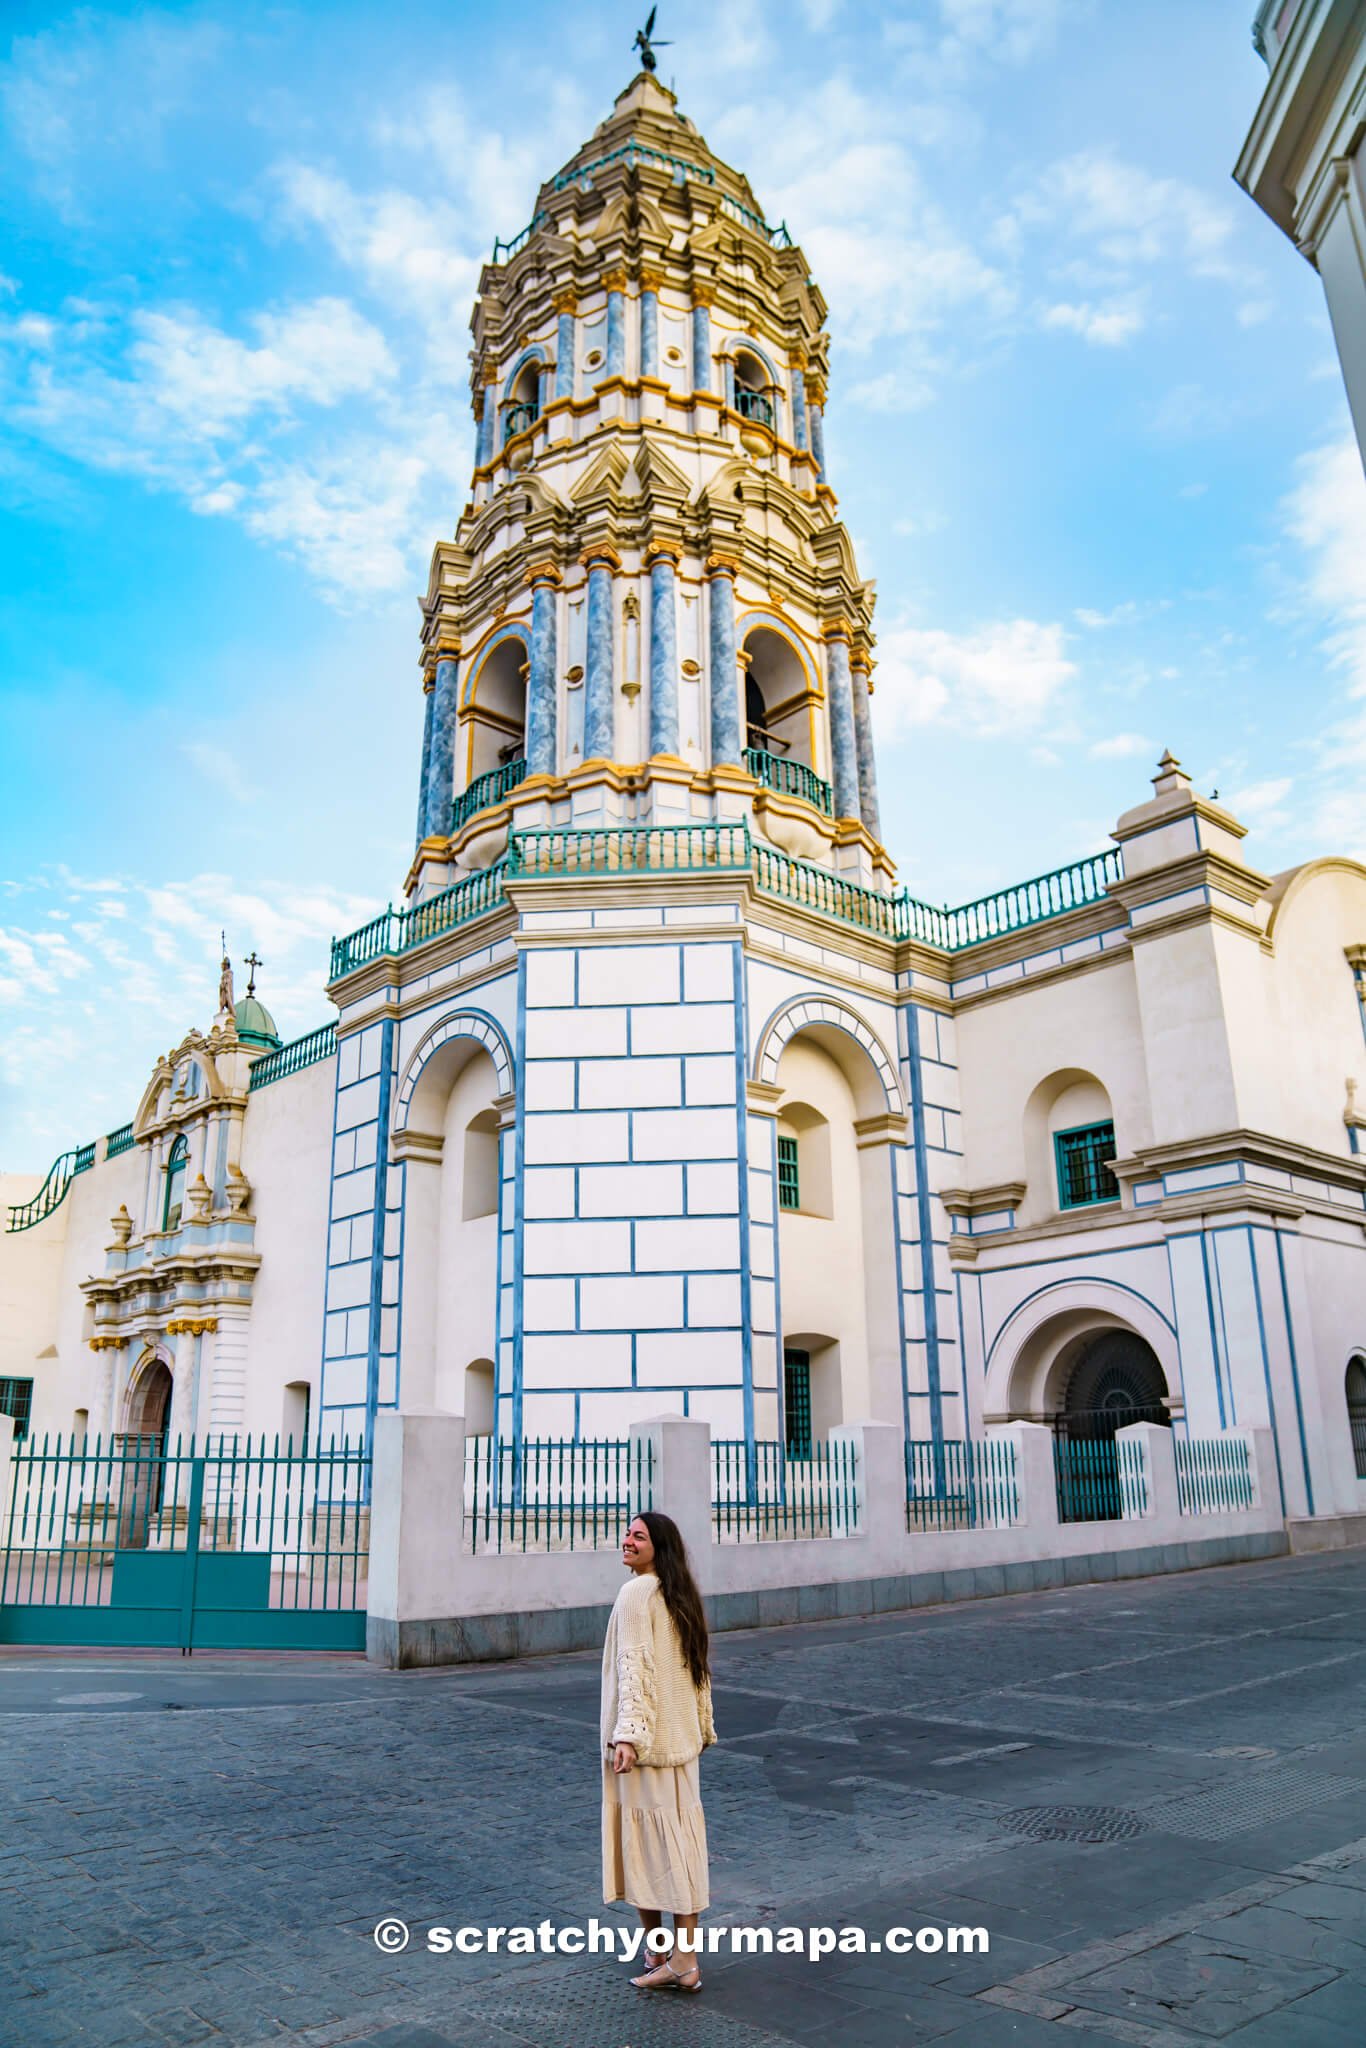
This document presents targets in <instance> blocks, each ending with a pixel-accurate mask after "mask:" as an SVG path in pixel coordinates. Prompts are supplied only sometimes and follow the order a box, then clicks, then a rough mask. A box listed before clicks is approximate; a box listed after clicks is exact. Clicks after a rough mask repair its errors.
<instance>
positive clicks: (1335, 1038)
mask: <svg viewBox="0 0 1366 2048" xmlns="http://www.w3.org/2000/svg"><path fill="white" fill-rule="evenodd" d="M1271 936H1272V941H1273V946H1274V952H1273V954H1272V956H1271V957H1270V959H1269V960H1265V971H1266V974H1267V976H1268V979H1269V980H1270V981H1271V983H1272V984H1273V987H1274V992H1275V994H1274V1015H1275V1022H1276V1030H1275V1035H1274V1036H1271V1035H1270V1034H1268V1036H1267V1037H1266V1038H1264V1039H1263V1040H1262V1041H1261V1042H1260V1043H1259V1042H1258V1040H1257V1038H1256V1037H1255V1035H1251V1034H1249V1033H1248V1032H1247V1031H1246V1028H1245V1027H1244V1026H1243V1024H1242V1022H1241V1020H1240V1019H1239V1018H1238V1017H1237V1016H1236V1014H1235V1015H1234V1017H1233V1020H1232V1021H1233V1026H1234V1028H1235V1030H1236V1031H1237V1034H1238V1035H1237V1037H1236V1040H1235V1043H1236V1046H1237V1049H1238V1061H1239V1091H1240V1094H1241V1095H1242V1096H1243V1098H1244V1099H1245V1100H1246V1102H1247V1103H1248V1106H1249V1119H1251V1116H1252V1114H1253V1113H1254V1112H1255V1114H1256V1117H1257V1119H1258V1120H1257V1121H1255V1122H1254V1123H1253V1128H1254V1129H1257V1130H1267V1131H1271V1132H1273V1133H1274V1134H1275V1135H1277V1136H1282V1137H1287V1138H1293V1139H1295V1140H1297V1141H1298V1142H1299V1143H1301V1144H1306V1145H1313V1146H1315V1147H1317V1148H1318V1149H1319V1150H1321V1151H1324V1152H1341V1153H1344V1154H1345V1153H1346V1152H1347V1151H1348V1142H1347V1132H1346V1128H1345V1126H1344V1124H1343V1121H1342V1111H1343V1105H1344V1102H1345V1099H1346V1085H1345V1084H1346V1077H1347V1076H1348V1075H1349V1074H1350V1075H1352V1076H1354V1077H1355V1079H1356V1081H1357V1083H1358V1102H1359V1103H1360V1105H1361V1107H1362V1109H1363V1111H1366V1033H1364V1032H1363V1028H1362V1018H1361V1005H1360V1003H1359V1002H1358V1000H1357V996H1356V991H1355V988H1354V986H1353V981H1352V972H1351V969H1350V967H1349V966H1348V964H1347V960H1346V958H1345V957H1344V953H1343V948H1344V947H1345V946H1348V945H1352V944H1356V945H1362V944H1366V870H1363V869H1361V868H1357V867H1348V866H1347V865H1345V864H1344V865H1334V866H1331V867H1323V868H1318V869H1316V870H1311V871H1310V872H1308V873H1306V874H1304V875H1303V876H1302V877H1300V878H1297V879H1296V880H1295V881H1293V882H1292V883H1291V884H1290V886H1289V888H1288V890H1287V892H1286V894H1285V896H1284V898H1283V899H1282V901H1281V903H1280V905H1279V907H1278V909H1277V913H1276V916H1275V918H1274V920H1273V923H1272V927H1271ZM1262 957H1263V958H1264V959H1265V956H1262Z"/></svg>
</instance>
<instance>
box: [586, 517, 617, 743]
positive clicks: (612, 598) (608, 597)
mask: <svg viewBox="0 0 1366 2048" xmlns="http://www.w3.org/2000/svg"><path fill="white" fill-rule="evenodd" d="M612 583H613V576H612V569H611V567H610V565H609V564H608V563H606V562H604V561H603V560H602V559H601V558H600V557H599V558H598V559H596V560H594V559H593V557H591V556H590V557H589V558H588V658H587V661H586V662H585V665H584V666H585V671H586V672H585V675H584V685H583V688H584V707H583V754H584V759H585V760H586V761H610V760H612V759H613V758H614V757H615V754H616V743H617V719H616V632H615V619H614V613H615V607H616V593H615V591H614V590H613V588H612Z"/></svg>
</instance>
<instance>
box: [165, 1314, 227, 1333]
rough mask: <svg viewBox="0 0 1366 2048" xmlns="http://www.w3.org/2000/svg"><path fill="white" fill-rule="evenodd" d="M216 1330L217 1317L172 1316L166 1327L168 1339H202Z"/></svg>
mask: <svg viewBox="0 0 1366 2048" xmlns="http://www.w3.org/2000/svg"><path fill="white" fill-rule="evenodd" d="M217 1328H218V1318H217V1316H172V1317H171V1319H170V1321H169V1322H168V1323H167V1325H166V1334H167V1336H168V1337H204V1336H208V1335H211V1334H212V1332H213V1331H215V1330H216V1329H217Z"/></svg>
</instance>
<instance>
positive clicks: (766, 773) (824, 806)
mask: <svg viewBox="0 0 1366 2048" xmlns="http://www.w3.org/2000/svg"><path fill="white" fill-rule="evenodd" d="M745 766H746V768H748V770H749V772H750V774H751V775H752V776H753V777H754V780H755V781H756V782H762V783H763V785H764V788H765V789H772V790H776V791H777V793H778V794H779V795H780V796H799V797H802V798H803V799H804V800H805V802H807V803H809V804H814V805H815V806H816V809H817V810H818V811H822V812H823V813H824V814H825V816H826V817H827V818H832V817H833V816H834V815H835V797H834V792H833V790H832V789H831V787H830V784H829V783H828V782H823V781H822V780H821V778H820V776H819V775H817V774H816V772H815V770H814V769H812V768H808V767H807V765H806V763H805V761H789V760H785V759H784V758H783V756H782V755H780V754H770V753H767V752H765V750H764V749H763V748H762V747H746V748H745Z"/></svg>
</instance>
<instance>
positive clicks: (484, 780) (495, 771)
mask: <svg viewBox="0 0 1366 2048" xmlns="http://www.w3.org/2000/svg"><path fill="white" fill-rule="evenodd" d="M525 781H526V757H525V756H523V757H522V758H521V759H520V760H516V761H505V762H504V763H503V765H502V767H501V768H490V769H489V771H488V774H487V775H479V776H476V778H475V780H474V781H473V782H472V783H471V784H470V786H469V788H468V789H463V790H461V792H460V794H459V796H458V797H457V798H456V800H455V805H454V808H453V809H452V812H451V831H452V832H458V831H459V830H460V827H461V826H462V825H463V824H464V823H465V821H466V819H468V818H473V817H474V816H476V815H477V813H478V812H480V811H487V810H489V809H490V808H491V807H492V806H493V805H494V804H500V803H501V802H502V801H503V798H504V797H505V796H506V795H507V793H508V791H509V790H511V789H516V787H517V785H518V783H519V782H525Z"/></svg>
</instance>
